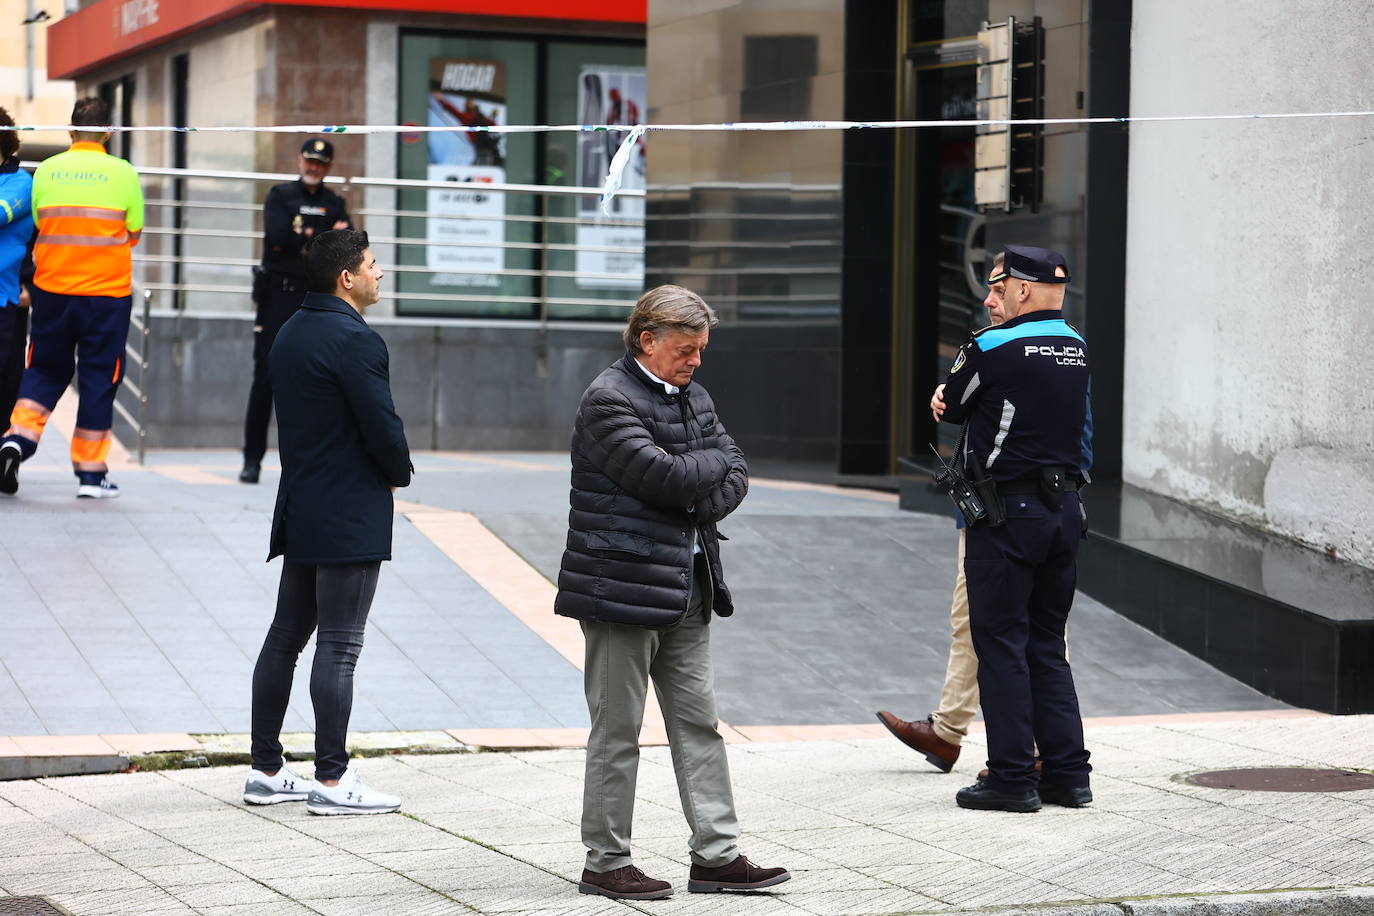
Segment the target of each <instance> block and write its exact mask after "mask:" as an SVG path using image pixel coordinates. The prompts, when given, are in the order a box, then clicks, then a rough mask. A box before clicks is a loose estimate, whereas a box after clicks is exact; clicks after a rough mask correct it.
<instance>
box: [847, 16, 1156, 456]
mask: <svg viewBox="0 0 1374 916" xmlns="http://www.w3.org/2000/svg"><path fill="white" fill-rule="evenodd" d="M1109 6H1110V7H1112V9H1111V10H1110V12H1108V13H1105V14H1103V15H1098V13H1099V11H1100V10H1103V9H1105V8H1106V7H1109ZM1124 6H1125V8H1124V12H1123V9H1122V7H1123V5H1122V4H1108V3H1105V2H1091V3H1087V4H1082V5H1080V4H1057V3H1045V2H1036V0H958V2H956V0H893V2H890V3H857V2H851V3H850V4H849V7H848V15H847V20H846V27H847V29H848V36H847V40H846V53H847V55H848V56H849V60H850V66H849V68H848V75H849V77H850V79H851V84H852V85H851V86H847V88H846V93H845V103H846V116H847V117H850V118H853V119H856V120H867V119H879V118H882V119H888V118H896V119H903V120H974V119H978V118H996V117H1006V116H1007V114H1006V113H1008V112H1009V113H1010V115H1011V116H1012V117H1018V118H1026V117H1046V118H1075V117H1086V116H1092V115H1120V114H1124V113H1126V109H1127V100H1128V89H1127V87H1128V85H1129V82H1128V80H1129V55H1128V54H1127V53H1125V52H1126V47H1127V40H1128V36H1129V22H1130V11H1129V5H1128V4H1127V5H1124ZM989 24H990V25H992V26H993V27H994V28H992V29H991V30H989V29H988V28H987V26H988V25H989ZM997 27H1005V29H1004V31H1003V33H1002V34H1004V35H1008V36H1019V37H1018V38H1016V39H1014V40H1015V41H1017V42H1018V45H1017V48H1018V50H1017V55H1018V56H1017V57H1016V61H1015V64H1014V66H1013V65H1012V64H1011V63H1010V62H1009V63H1007V64H1006V65H1005V66H1006V67H1007V68H1008V69H1009V70H1012V71H1013V72H1014V73H1015V74H1016V75H1017V76H1016V79H1017V82H1016V83H1015V84H1014V87H1015V88H1014V90H1013V91H1009V92H1007V93H1006V98H1005V100H1004V101H1002V102H1000V103H999V102H998V101H997V100H992V101H989V99H988V96H989V95H990V94H991V91H990V90H989V89H988V86H989V84H990V83H993V82H995V79H996V78H997V77H998V76H999V74H998V72H997V70H996V67H997V65H998V60H999V59H1000V58H998V56H997V52H996V50H995V47H996V41H995V39H990V38H989V35H990V34H992V33H995V32H996V28H997ZM980 32H982V33H983V35H982V38H981V42H982V46H981V47H982V50H981V51H980V34H979V33H980ZM990 41H991V44H990ZM884 59H886V60H888V61H890V62H891V63H890V64H889V65H888V69H887V70H886V72H884V71H883V68H882V66H881V64H880V63H878V62H880V61H882V60H884ZM1027 74H1032V75H1033V79H1030V80H1027V79H1026V75H1027ZM885 80H887V81H890V82H888V86H890V87H892V89H890V90H888V91H887V92H879V91H877V89H878V87H881V86H882V83H883V82H884V81H885ZM884 88H886V87H884ZM980 99H981V101H980ZM999 130H1000V128H991V127H989V128H981V129H980V128H976V127H975V126H973V125H970V126H969V127H966V128H965V127H943V128H922V129H907V130H901V131H896V132H894V133H893V134H892V135H891V136H889V137H888V138H886V139H887V144H880V143H876V142H874V140H873V139H872V138H870V137H865V136H851V137H849V138H846V149H845V169H846V171H845V198H846V205H845V211H846V216H847V222H846V226H845V237H846V244H845V262H846V273H845V278H844V287H845V301H844V326H845V335H844V348H843V349H844V355H845V361H846V362H845V367H844V370H843V373H842V384H841V388H842V394H841V401H842V404H843V405H844V413H843V414H842V419H841V430H840V438H841V448H840V467H839V470H840V473H841V475H872V474H879V475H881V474H901V473H903V469H904V468H905V469H907V470H908V471H909V470H911V469H913V468H915V467H917V466H922V465H925V464H926V463H927V459H928V458H929V454H930V453H929V445H930V444H931V443H936V444H938V445H940V446H941V447H942V449H948V448H949V447H951V446H952V445H953V440H954V436H955V434H956V432H957V431H956V430H953V429H937V428H936V426H937V425H936V424H935V423H934V422H933V421H932V420H931V418H930V413H929V409H928V406H927V405H928V402H929V398H930V392H931V390H932V389H933V388H934V387H935V386H936V385H937V384H938V383H939V381H940V380H941V379H942V378H943V377H944V376H945V374H946V373H947V372H948V370H949V367H950V365H951V362H952V360H953V358H954V356H955V354H956V352H957V350H958V348H959V346H960V345H961V344H962V343H963V342H964V340H966V339H967V337H968V335H969V333H970V332H971V331H973V330H976V329H978V328H980V327H984V326H985V325H986V324H987V313H986V310H985V309H984V308H983V307H982V300H983V296H984V289H983V278H984V277H986V275H987V274H986V271H987V268H988V266H989V264H990V261H991V257H992V255H993V254H994V253H995V252H996V251H998V250H1000V249H1001V248H1002V247H1003V246H1005V245H1007V244H1011V243H1018V242H1019V243H1022V244H1036V245H1044V246H1046V247H1051V248H1055V249H1057V250H1060V251H1062V252H1064V254H1065V255H1066V257H1067V258H1068V261H1069V264H1070V270H1071V273H1072V275H1073V283H1072V285H1071V286H1070V289H1069V296H1068V299H1067V300H1066V304H1065V312H1066V317H1067V318H1068V320H1069V321H1070V322H1072V323H1073V324H1075V325H1076V326H1078V327H1079V328H1080V329H1081V330H1083V331H1084V332H1085V333H1086V334H1088V335H1090V339H1091V340H1092V342H1093V354H1094V363H1095V367H1094V381H1093V386H1094V403H1095V404H1096V405H1097V410H1095V414H1096V415H1097V416H1099V418H1100V419H1099V425H1098V432H1097V454H1098V461H1097V471H1098V472H1099V475H1100V476H1105V477H1109V478H1110V477H1115V476H1117V475H1119V473H1120V442H1121V437H1120V421H1119V416H1120V404H1121V401H1120V390H1121V387H1120V352H1121V315H1122V296H1123V288H1124V283H1123V277H1122V267H1123V265H1124V249H1125V182H1124V177H1125V174H1126V135H1125V131H1124V128H1121V127H1119V126H1116V125H1102V126H1100V127H1099V126H1093V127H1092V128H1088V127H1086V126H1082V125H1055V126H1053V128H1046V129H1044V130H1043V131H1039V130H1030V129H1017V130H1013V131H1010V132H1009V139H1008V140H1007V141H1006V145H1007V148H1008V150H1010V152H1008V153H1007V154H1006V161H1007V163H1008V165H1007V167H1006V174H1007V176H1008V179H1007V185H1006V188H1007V191H1006V197H1005V201H1004V202H1003V203H1001V204H993V205H990V204H989V203H988V192H987V189H986V188H987V186H986V185H983V188H984V190H982V191H978V190H977V188H978V187H979V181H980V180H982V179H983V178H986V177H988V170H987V166H988V161H989V155H988V149H989V147H990V145H991V144H987V143H983V144H982V145H981V146H980V143H979V138H980V135H986V134H989V133H992V132H996V131H999ZM851 133H852V132H851ZM984 139H985V140H986V139H987V137H986V136H984ZM980 166H982V167H983V171H981V172H980V171H979V167H980ZM884 168H886V169H887V170H889V171H890V174H891V176H892V177H891V182H890V184H886V185H883V184H879V183H877V182H874V181H873V180H872V177H873V176H874V175H876V174H880V173H881V171H882V170H883V169H884ZM980 194H981V195H982V200H981V201H980V199H979V195H980ZM878 208H883V209H885V210H886V212H887V213H889V214H890V215H891V222H890V224H889V226H890V229H881V228H875V227H874V225H873V222H870V223H869V225H867V226H865V227H864V229H863V231H858V230H856V228H855V227H854V226H851V225H850V223H849V222H848V220H849V219H852V218H854V217H855V216H857V215H858V214H864V215H865V217H866V218H867V219H868V220H870V221H872V216H871V214H872V213H873V212H874V211H875V210H877V209H878ZM879 246H882V247H884V249H885V252H886V253H887V257H886V259H885V263H884V262H880V261H879V259H878V258H877V257H875V256H874V251H875V249H876V248H878V247H879ZM884 267H885V268H886V270H884V269H883V268H884ZM851 268H853V270H854V273H853V274H851ZM860 268H862V271H861V270H860ZM861 274H862V275H861ZM875 297H882V298H883V299H885V301H887V302H888V303H890V306H889V308H890V310H889V311H888V312H887V313H886V314H885V315H879V314H875V313H874V310H873V308H872V304H873V300H874V298H875ZM1089 301H1091V303H1092V305H1091V308H1089V306H1088V302H1089ZM878 334H881V335H883V337H884V339H885V340H886V341H887V342H888V347H887V349H886V352H883V353H881V354H879V352H878V351H877V348H876V347H875V346H874V342H873V337H874V335H878ZM876 360H880V362H877V363H876V366H881V369H882V373H881V374H882V376H883V378H882V383H883V388H882V390H878V387H877V386H878V384H879V380H878V379H877V378H876V377H875V376H876V375H877V374H878V372H877V370H876V367H875V361H876ZM875 405H876V406H875Z"/></svg>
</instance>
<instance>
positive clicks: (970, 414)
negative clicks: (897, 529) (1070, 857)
mask: <svg viewBox="0 0 1374 916" xmlns="http://www.w3.org/2000/svg"><path fill="white" fill-rule="evenodd" d="M1068 280H1069V277H1068V267H1067V264H1066V263H1065V261H1064V257H1063V255H1061V254H1059V253H1058V252H1055V251H1049V250H1046V249H1044V248H1031V247H1023V246H1016V245H1009V246H1007V250H1006V254H1005V258H1004V262H1003V266H1002V270H1001V271H1000V272H995V273H993V274H992V275H991V276H990V277H989V278H988V284H989V286H990V288H991V293H992V296H991V297H992V298H994V299H999V300H1000V301H1001V312H1002V314H1003V315H1004V316H1005V318H1006V320H1005V321H1004V322H1003V323H1002V324H1001V325H999V326H995V327H990V328H985V329H984V330H982V331H979V332H977V333H976V334H974V335H973V336H972V338H970V340H969V341H968V343H966V344H965V345H964V347H963V349H961V350H960V351H959V355H958V357H957V358H956V359H955V362H954V366H953V368H952V369H951V370H950V374H949V378H948V380H947V381H946V382H945V388H944V392H943V395H944V402H945V405H946V408H945V411H944V413H943V415H942V416H941V419H942V420H944V421H945V422H949V423H963V424H966V425H965V429H964V432H963V434H962V435H961V437H960V454H959V456H958V457H957V458H956V460H957V461H958V466H959V467H960V469H961V471H962V472H963V475H964V477H965V478H967V479H968V480H969V481H972V482H974V483H975V485H976V486H977V488H978V491H979V493H980V494H982V495H983V496H984V500H983V502H984V503H985V505H986V507H987V509H988V513H987V517H986V518H984V519H981V520H979V521H977V522H974V523H971V524H970V526H969V528H968V532H967V535H966V537H967V541H966V555H965V559H964V575H965V577H966V578H967V580H968V602H969V623H970V628H971V630H972V633H973V645H974V649H975V650H976V652H977V654H978V688H979V691H980V692H981V695H982V706H983V719H984V721H985V723H986V726H987V740H988V775H987V777H986V778H985V779H984V780H982V781H980V782H979V783H977V784H976V785H972V786H969V787H967V788H964V789H961V790H960V791H959V793H958V795H957V796H956V801H957V802H958V804H959V805H960V807H963V808H977V809H986V810H999V811H1036V810H1039V808H1040V806H1041V803H1042V802H1046V803H1049V804H1058V805H1065V806H1068V807H1075V808H1076V807H1081V806H1083V805H1085V804H1087V803H1088V802H1090V801H1092V792H1091V790H1090V789H1089V788H1088V774H1089V772H1090V771H1091V769H1092V767H1091V766H1089V764H1088V751H1087V750H1086V749H1085V748H1084V746H1083V720H1082V717H1081V716H1080V714H1079V710H1078V694H1077V692H1076V691H1075V689H1074V683H1073V673H1072V671H1070V669H1069V663H1068V660H1067V658H1066V657H1065V653H1064V627H1065V622H1066V621H1067V619H1068V614H1069V607H1070V606H1071V605H1072V604H1073V595H1074V587H1075V584H1076V580H1077V557H1078V544H1079V539H1080V537H1081V535H1082V532H1083V518H1084V516H1083V514H1082V511H1081V506H1080V503H1079V495H1078V492H1077V491H1078V487H1079V485H1080V484H1081V483H1082V476H1081V473H1080V471H1079V467H1080V463H1081V460H1082V455H1081V451H1080V449H1081V440H1082V436H1083V430H1084V414H1085V411H1086V407H1087V391H1088V347H1087V344H1086V343H1084V341H1083V338H1082V337H1081V336H1080V335H1079V333H1078V332H1077V331H1076V330H1074V329H1073V328H1072V327H1070V326H1069V325H1068V324H1067V323H1066V322H1065V321H1064V317H1063V312H1062V306H1063V301H1064V289H1065V285H1066V284H1067V283H1068ZM1037 743H1038V745H1039V748H1040V756H1041V759H1042V761H1043V770H1042V772H1041V774H1040V776H1039V779H1038V781H1037V778H1036V771H1035V751H1034V748H1035V747H1036V745H1037Z"/></svg>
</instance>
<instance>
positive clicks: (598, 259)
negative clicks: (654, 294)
mask: <svg viewBox="0 0 1374 916" xmlns="http://www.w3.org/2000/svg"><path fill="white" fill-rule="evenodd" d="M646 87H647V80H646V79H645V76H644V68H643V67H605V66H588V67H583V68H582V71H581V73H580V75H579V77H578V87H577V111H578V123H579V124H627V125H634V124H639V123H640V122H642V121H643V120H644V113H645V111H646V107H645V95H646ZM624 139H625V134H624V133H623V132H620V131H614V132H611V131H602V132H597V133H591V132H588V133H581V134H578V135H577V184H578V186H579V187H584V188H588V187H591V188H594V187H600V186H601V182H602V181H603V180H605V178H606V172H607V170H608V169H609V168H610V164H611V158H612V157H613V156H614V155H615V151H616V149H617V148H618V147H619V146H620V143H621V141H622V140H624ZM644 185H645V172H644V142H643V141H642V140H641V142H640V143H638V144H636V146H635V150H634V155H633V158H632V159H631V160H630V164H629V165H628V166H626V168H625V177H624V180H623V183H622V185H621V187H622V188H624V189H626V190H643V188H644ZM577 215H578V216H579V217H580V218H582V219H584V220H600V221H601V222H602V225H596V224H595V223H593V222H588V223H579V224H578V226H577V246H578V250H577V273H578V277H577V285H578V286H579V287H582V288H588V289H607V288H613V289H618V288H624V289H631V288H635V289H637V288H639V287H640V286H642V285H643V283H644V224H643V219H644V198H642V197H625V196H623V195H622V196H618V197H616V198H615V199H614V200H613V201H611V213H610V216H611V218H610V219H604V218H603V216H602V213H601V208H600V205H599V203H598V201H597V199H596V197H593V196H591V195H586V196H584V197H581V198H579V199H578V212H577ZM627 219H633V220H638V221H640V222H639V225H635V226H627V225H624V221H625V220H627ZM587 248H631V249H634V250H633V251H632V252H625V253H623V254H622V253H615V252H606V251H587V250H586V249H587ZM584 274H624V275H625V276H622V277H617V278H615V279H610V280H606V279H599V278H590V277H584V276H583V275H584Z"/></svg>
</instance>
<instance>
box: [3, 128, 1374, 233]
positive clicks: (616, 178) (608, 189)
mask: <svg viewBox="0 0 1374 916" xmlns="http://www.w3.org/2000/svg"><path fill="white" fill-rule="evenodd" d="M1371 115H1374V110H1370V111H1285V112H1272V113H1266V112H1252V113H1249V114H1201V115H1130V116H1125V117H1115V118H1017V119H1011V118H1002V119H992V118H981V119H966V120H935V121H733V122H731V121H725V122H721V123H717V124H633V125H631V124H490V125H481V124H479V125H471V126H466V125H459V126H456V127H454V126H448V125H443V126H435V125H428V124H424V125H421V124H376V125H371V124H324V125H313V124H291V125H278V126H271V127H177V126H170V125H162V126H149V127H116V126H113V125H112V126H109V127H96V126H81V127H74V126H72V125H47V126H29V125H24V126H18V127H0V130H14V131H40V130H42V131H74V130H79V131H83V132H86V133H104V132H111V133H113V132H117V131H125V132H145V131H146V132H153V131H164V132H167V131H170V132H174V133H271V134H427V133H436V132H446V133H456V132H460V131H461V132H464V133H488V134H531V133H551V132H575V133H594V132H608V131H628V132H629V135H628V136H627V137H626V138H625V139H624V140H623V141H622V142H621V144H620V148H619V149H618V150H616V153H615V156H614V158H613V159H612V160H611V165H610V168H609V170H608V171H607V175H606V180H605V182H604V183H603V185H602V191H601V209H602V212H603V213H608V212H609V207H610V203H611V201H612V200H613V199H614V198H615V195H616V192H617V191H619V190H620V184H621V178H622V175H623V174H624V171H625V166H626V164H627V163H628V162H629V161H630V152H631V150H633V148H634V145H635V143H637V142H639V140H640V139H641V138H643V136H644V135H645V134H646V133H648V132H649V131H666V130H673V131H787V130H865V129H894V128H931V127H1004V126H1005V127H1010V126H1012V125H1017V126H1021V127H1034V126H1052V125H1074V124H1147V123H1161V122H1168V121H1261V120H1292V119H1307V118H1363V117H1369V116H1371Z"/></svg>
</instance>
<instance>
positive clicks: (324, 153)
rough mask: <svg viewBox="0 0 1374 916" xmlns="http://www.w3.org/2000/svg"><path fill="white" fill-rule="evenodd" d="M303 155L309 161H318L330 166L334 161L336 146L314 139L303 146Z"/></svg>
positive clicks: (326, 141)
mask: <svg viewBox="0 0 1374 916" xmlns="http://www.w3.org/2000/svg"><path fill="white" fill-rule="evenodd" d="M301 155H302V156H304V157H305V158H307V159H318V160H319V161H320V162H323V163H324V164H325V165H328V164H329V163H331V162H333V161H334V144H332V143H330V142H329V141H328V140H319V139H315V138H312V139H310V140H306V141H305V142H304V143H302V144H301Z"/></svg>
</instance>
